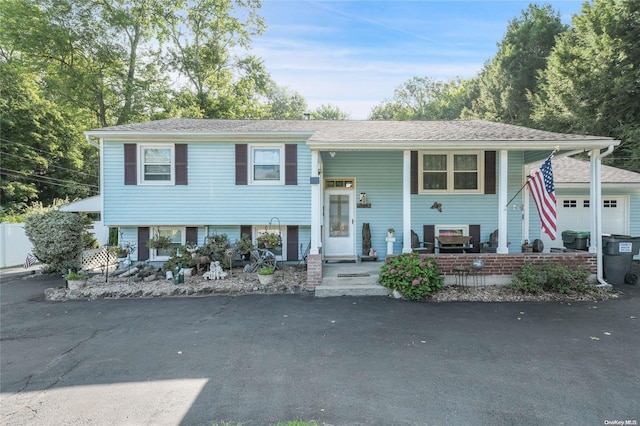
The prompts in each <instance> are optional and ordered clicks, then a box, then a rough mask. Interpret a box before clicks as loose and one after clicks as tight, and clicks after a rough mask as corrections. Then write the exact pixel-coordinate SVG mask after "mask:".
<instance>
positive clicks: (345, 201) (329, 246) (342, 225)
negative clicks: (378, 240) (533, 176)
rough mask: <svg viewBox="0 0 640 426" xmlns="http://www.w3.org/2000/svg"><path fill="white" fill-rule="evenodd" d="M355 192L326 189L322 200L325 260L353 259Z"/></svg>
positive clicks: (354, 246) (354, 249) (354, 250)
mask: <svg viewBox="0 0 640 426" xmlns="http://www.w3.org/2000/svg"><path fill="white" fill-rule="evenodd" d="M354 199H355V191H354V190H353V189H327V190H325V199H324V211H325V215H324V243H323V247H324V248H323V251H324V257H325V258H341V259H355V255H356V244H355V242H356V239H355V236H356V232H355V201H354Z"/></svg>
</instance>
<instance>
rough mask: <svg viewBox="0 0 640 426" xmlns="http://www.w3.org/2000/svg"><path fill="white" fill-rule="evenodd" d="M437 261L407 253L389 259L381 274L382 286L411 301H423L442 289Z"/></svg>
mask: <svg viewBox="0 0 640 426" xmlns="http://www.w3.org/2000/svg"><path fill="white" fill-rule="evenodd" d="M442 282H443V279H442V277H441V276H440V272H439V271H438V267H437V264H436V261H435V259H431V258H425V257H420V256H419V255H417V254H414V253H405V254H402V255H400V256H397V257H390V258H388V259H387V261H386V263H385V264H384V266H382V270H381V272H380V284H382V285H383V286H385V287H389V288H390V289H392V290H397V291H399V292H400V293H401V294H402V296H403V297H405V298H406V299H409V300H422V299H424V298H425V297H427V296H428V295H430V294H431V293H433V292H435V291H437V290H438V289H440V287H442Z"/></svg>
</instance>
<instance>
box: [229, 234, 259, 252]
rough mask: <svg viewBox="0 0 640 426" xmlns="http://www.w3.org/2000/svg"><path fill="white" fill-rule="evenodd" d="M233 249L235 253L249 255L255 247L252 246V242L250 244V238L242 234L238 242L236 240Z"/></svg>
mask: <svg viewBox="0 0 640 426" xmlns="http://www.w3.org/2000/svg"><path fill="white" fill-rule="evenodd" d="M233 248H234V250H235V251H236V253H238V254H240V255H246V254H248V253H251V250H253V249H254V248H255V246H254V245H253V242H251V237H250V236H249V235H248V234H242V236H241V237H240V240H236V242H235V244H234V245H233Z"/></svg>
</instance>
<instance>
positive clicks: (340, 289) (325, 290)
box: [315, 284, 391, 297]
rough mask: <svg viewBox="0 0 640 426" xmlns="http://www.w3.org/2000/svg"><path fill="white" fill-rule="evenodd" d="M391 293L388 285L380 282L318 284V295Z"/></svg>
mask: <svg viewBox="0 0 640 426" xmlns="http://www.w3.org/2000/svg"><path fill="white" fill-rule="evenodd" d="M390 293H391V290H389V289H388V288H387V287H383V286H381V285H380V284H344V285H336V284H332V285H324V284H321V285H319V286H316V292H315V296H316V297H337V296H388V295H389V294H390Z"/></svg>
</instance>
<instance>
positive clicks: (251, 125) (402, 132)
mask: <svg viewBox="0 0 640 426" xmlns="http://www.w3.org/2000/svg"><path fill="white" fill-rule="evenodd" d="M95 131H99V132H101V133H102V132H114V133H115V132H123V131H126V132H133V133H136V132H140V133H145V132H147V133H148V132H153V133H155V132H162V133H237V134H240V133H269V132H274V133H287V132H292V133H298V132H300V133H305V132H307V133H312V134H313V135H312V136H311V137H310V139H309V140H310V141H314V142H325V141H326V142H339V141H360V142H362V141H389V142H392V141H467V140H468V141H483V140H486V141H527V140H531V141H577V140H605V139H610V138H606V137H600V136H588V135H572V134H564V133H554V132H547V131H543V130H537V129H530V128H527V127H520V126H514V125H510V124H502V123H493V122H488V121H479V120H469V121H463V120H456V121H355V120H353V121H352V120H336V121H331V120H217V119H193V118H172V119H166V120H159V121H149V122H145V123H136V124H125V125H121V126H112V127H104V128H101V129H95ZM89 133H92V132H89Z"/></svg>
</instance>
